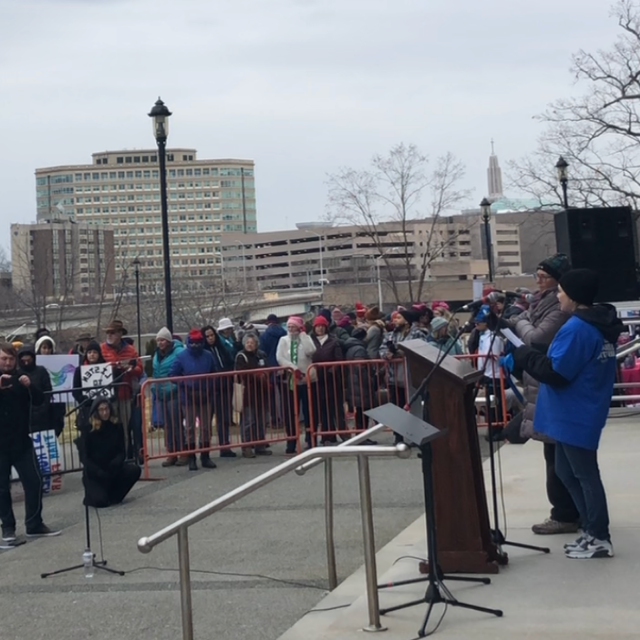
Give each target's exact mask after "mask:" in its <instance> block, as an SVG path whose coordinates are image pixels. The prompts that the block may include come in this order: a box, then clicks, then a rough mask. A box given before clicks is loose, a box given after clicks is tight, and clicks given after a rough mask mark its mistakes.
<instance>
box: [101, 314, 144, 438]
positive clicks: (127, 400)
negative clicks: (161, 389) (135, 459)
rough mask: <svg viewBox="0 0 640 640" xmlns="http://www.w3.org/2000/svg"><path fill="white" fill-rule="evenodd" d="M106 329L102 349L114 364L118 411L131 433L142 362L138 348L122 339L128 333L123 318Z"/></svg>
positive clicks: (105, 356)
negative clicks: (133, 403) (135, 390)
mask: <svg viewBox="0 0 640 640" xmlns="http://www.w3.org/2000/svg"><path fill="white" fill-rule="evenodd" d="M104 331H105V333H106V334H107V339H106V341H105V342H103V343H102V344H101V345H100V350H101V351H102V357H103V358H104V359H105V362H110V363H112V364H113V380H114V383H115V386H116V401H115V408H116V413H117V415H118V418H119V419H120V421H121V422H122V425H123V426H124V429H125V434H129V421H130V420H131V405H132V400H133V396H134V395H135V394H134V391H133V386H134V385H137V384H138V381H139V380H140V378H141V377H142V362H141V361H140V357H139V356H138V352H137V351H136V348H135V347H134V346H133V345H132V344H129V343H127V342H125V341H124V340H123V339H122V338H123V336H125V335H126V334H127V330H126V328H125V327H124V325H123V323H122V320H112V321H111V322H110V323H109V325H108V326H107V327H106V329H105V330H104ZM119 383H120V384H119ZM122 383H124V384H122ZM127 442H128V437H127Z"/></svg>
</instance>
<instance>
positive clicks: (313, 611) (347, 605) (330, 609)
mask: <svg viewBox="0 0 640 640" xmlns="http://www.w3.org/2000/svg"><path fill="white" fill-rule="evenodd" d="M352 604H353V603H352V602H349V604H339V605H336V606H335V607H327V608H326V609H309V611H307V613H305V614H304V615H305V616H306V615H309V614H310V613H318V612H320V611H336V610H337V609H346V608H347V607H350V606H351V605H352ZM303 617H304V616H303Z"/></svg>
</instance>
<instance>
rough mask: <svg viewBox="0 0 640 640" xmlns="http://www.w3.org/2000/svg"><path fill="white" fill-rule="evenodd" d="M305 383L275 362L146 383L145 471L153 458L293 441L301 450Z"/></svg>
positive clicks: (144, 419)
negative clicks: (301, 391)
mask: <svg viewBox="0 0 640 640" xmlns="http://www.w3.org/2000/svg"><path fill="white" fill-rule="evenodd" d="M299 387H303V388H304V384H303V385H300V384H297V382H296V380H295V378H294V377H293V372H292V370H291V369H288V368H286V367H273V368H262V369H250V370H244V371H229V372H223V373H213V374H205V375H197V376H181V377H175V378H150V379H148V380H145V382H144V383H143V385H142V388H141V394H142V397H143V398H144V402H143V403H142V428H143V433H144V436H143V458H144V475H145V477H148V475H149V461H151V460H155V459H159V458H165V457H180V456H187V455H195V454H207V453H209V452H212V451H221V450H224V449H231V448H234V447H235V448H237V447H242V448H249V447H251V448H255V447H257V448H258V449H261V448H265V447H266V445H269V444H272V443H275V442H287V444H288V445H289V446H291V447H293V446H295V450H296V451H297V450H298V449H299V436H300V426H299V420H298V404H299Z"/></svg>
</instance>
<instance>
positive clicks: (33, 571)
mask: <svg viewBox="0 0 640 640" xmlns="http://www.w3.org/2000/svg"><path fill="white" fill-rule="evenodd" d="M275 451H276V455H274V456H272V457H271V458H258V459H256V460H241V459H238V460H221V461H219V466H218V469H216V470H212V471H202V470H201V471H198V472H197V473H192V472H191V473H190V472H189V471H187V470H186V469H175V468H174V469H168V470H162V473H164V475H166V479H165V480H164V481H162V482H152V483H140V484H139V485H138V486H137V487H136V488H135V489H134V491H133V492H132V494H131V497H130V499H128V500H127V501H126V502H125V504H123V505H121V506H119V507H115V508H110V509H105V510H102V511H101V523H102V533H103V538H104V552H105V556H106V558H107V559H108V561H109V565H110V566H113V567H116V568H118V569H123V570H125V571H127V572H128V574H127V575H126V576H125V577H118V576H112V575H109V574H104V573H98V574H97V575H96V577H95V578H93V579H92V580H87V579H85V578H84V576H83V572H82V570H78V571H75V572H72V573H68V574H65V575H61V576H56V577H53V578H49V579H46V580H43V579H41V578H40V573H41V572H43V571H50V570H53V569H57V568H60V567H65V566H68V565H72V564H75V563H78V562H80V561H81V555H82V552H83V550H84V524H83V516H84V512H83V508H82V506H81V497H82V495H81V485H80V478H79V477H78V476H77V475H76V476H67V477H65V484H64V489H63V491H62V492H61V493H60V494H57V495H53V496H51V497H47V498H46V500H45V520H46V522H47V523H49V524H50V525H52V526H56V527H60V528H62V529H63V535H62V536H60V537H59V538H51V539H45V540H36V541H31V542H29V543H27V544H26V545H24V546H22V547H19V548H17V549H14V550H11V551H4V552H0V638H2V639H3V640H4V639H5V638H6V639H7V640H9V639H11V640H41V639H42V640H76V639H77V640H80V639H82V640H86V639H87V638H91V639H92V640H107V639H108V640H119V639H121V638H128V637H135V638H139V639H141V640H142V639H144V640H151V639H158V640H164V639H167V640H168V639H172V640H173V639H175V638H176V637H181V634H180V608H179V592H178V585H177V573H176V572H175V571H174V570H173V569H175V568H176V567H177V557H176V549H175V542H173V541H169V542H167V543H165V544H163V545H161V546H160V547H158V548H157V549H156V550H155V551H153V552H152V553H151V554H150V555H143V554H140V553H139V552H138V551H137V548H136V542H137V540H138V538H140V537H141V536H143V535H148V534H150V533H153V532H154V531H155V530H157V529H159V528H161V527H162V526H164V525H166V524H168V523H170V522H171V521H173V520H174V519H177V518H178V517H180V516H182V515H185V514H186V513H188V512H189V511H191V510H193V509H195V508H197V507H199V506H202V505H203V504H205V503H206V502H208V501H209V500H211V499H213V498H215V497H216V496H219V495H222V494H224V493H225V492H227V491H228V490H230V489H232V488H234V487H236V486H238V485H239V484H241V483H243V482H244V481H246V480H248V479H250V478H251V477H254V476H256V475H258V474H259V473H261V472H263V471H264V470H266V469H267V468H269V467H271V466H275V465H276V464H278V463H279V462H281V461H282V459H283V457H282V455H281V453H282V449H281V448H278V447H276V448H275ZM279 454H280V455H279ZM216 460H217V459H216ZM334 466H335V496H336V503H337V507H336V541H337V546H338V549H337V554H338V570H339V575H340V579H341V580H342V579H344V578H346V577H347V576H348V575H350V574H351V573H352V572H353V571H355V570H356V569H357V568H358V567H359V566H360V565H361V563H362V543H361V528H360V512H359V509H358V504H359V503H358V485H357V473H356V465H355V461H353V460H344V461H336V462H335V463H334ZM154 472H155V475H159V474H160V473H161V471H160V470H159V469H155V470H154ZM165 472H166V473H165ZM371 473H372V483H373V490H374V504H375V514H374V516H375V523H376V536H377V540H376V541H377V545H378V547H381V546H382V545H384V544H386V543H387V542H388V541H389V540H391V539H392V538H393V537H394V536H395V535H397V534H398V533H399V532H400V531H401V530H403V529H404V528H405V527H407V526H408V525H409V524H410V523H411V522H413V521H414V520H415V519H416V518H417V517H418V516H419V514H420V513H421V511H422V493H421V482H420V472H419V461H418V460H417V459H416V458H412V459H410V460H398V459H378V460H372V462H371ZM323 504H324V503H323V476H322V469H321V467H320V468H318V469H316V470H314V471H313V472H311V473H309V474H307V475H306V476H305V477H302V478H300V477H298V476H296V475H290V476H287V477H285V478H283V479H281V480H279V481H277V482H275V483H274V484H272V485H270V486H269V487H266V488H264V489H263V490H261V491H260V492H258V493H256V494H254V495H252V496H250V497H249V498H247V499H245V500H244V501H242V502H239V503H237V505H236V506H233V507H230V508H228V509H226V510H225V511H223V512H221V513H219V514H217V516H215V517H214V518H212V519H210V520H208V521H206V522H203V523H201V524H199V525H197V526H195V527H194V528H192V529H191V532H192V533H191V559H192V567H193V568H194V569H199V570H201V571H202V573H195V574H194V575H193V581H194V612H195V626H196V637H197V638H205V637H215V638H217V639H221V640H224V639H227V638H228V639H232V638H233V639H234V640H235V639H239V638H242V639H243V640H252V639H254V638H255V639H258V638H260V639H261V640H270V639H275V638H277V637H278V636H279V635H280V634H282V633H283V632H284V631H286V630H287V629H288V628H289V627H291V626H292V625H293V624H294V623H295V622H296V621H297V620H298V619H300V618H301V617H302V616H303V615H304V614H305V613H306V612H307V611H308V610H309V609H311V608H313V607H314V606H315V605H316V604H317V603H318V601H319V600H321V599H322V598H323V596H324V595H325V594H326V591H325V589H326V586H327V582H326V580H327V577H326V575H327V574H326V558H325V547H324V520H323ZM16 511H17V516H18V519H19V521H21V520H22V513H23V511H22V505H21V504H19V505H18V506H17V509H16ZM93 513H95V512H92V518H93V517H94V516H93ZM96 524H97V523H96V522H95V520H94V527H93V531H94V536H95V538H94V539H95V544H94V545H93V547H94V550H98V549H99V545H98V544H97V540H98V538H97V535H95V534H97V526H96ZM20 530H21V525H20ZM205 571H208V572H211V573H205ZM216 572H220V573H216ZM224 572H228V573H241V574H245V575H243V576H229V575H223V573H224ZM261 576H270V577H273V578H278V579H283V580H290V581H293V582H295V583H296V584H290V583H286V582H277V581H275V580H269V579H266V578H264V577H261Z"/></svg>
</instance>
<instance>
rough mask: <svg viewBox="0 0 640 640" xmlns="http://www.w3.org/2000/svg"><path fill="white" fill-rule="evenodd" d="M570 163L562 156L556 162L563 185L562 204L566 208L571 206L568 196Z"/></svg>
mask: <svg viewBox="0 0 640 640" xmlns="http://www.w3.org/2000/svg"><path fill="white" fill-rule="evenodd" d="M568 168H569V163H568V162H567V161H566V160H565V159H564V158H563V157H562V156H560V157H559V158H558V162H556V171H557V172H558V182H560V185H561V186H562V205H563V206H564V208H565V209H568V208H569V200H568V198H567V183H568V182H569V177H568V171H567V169H568Z"/></svg>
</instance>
